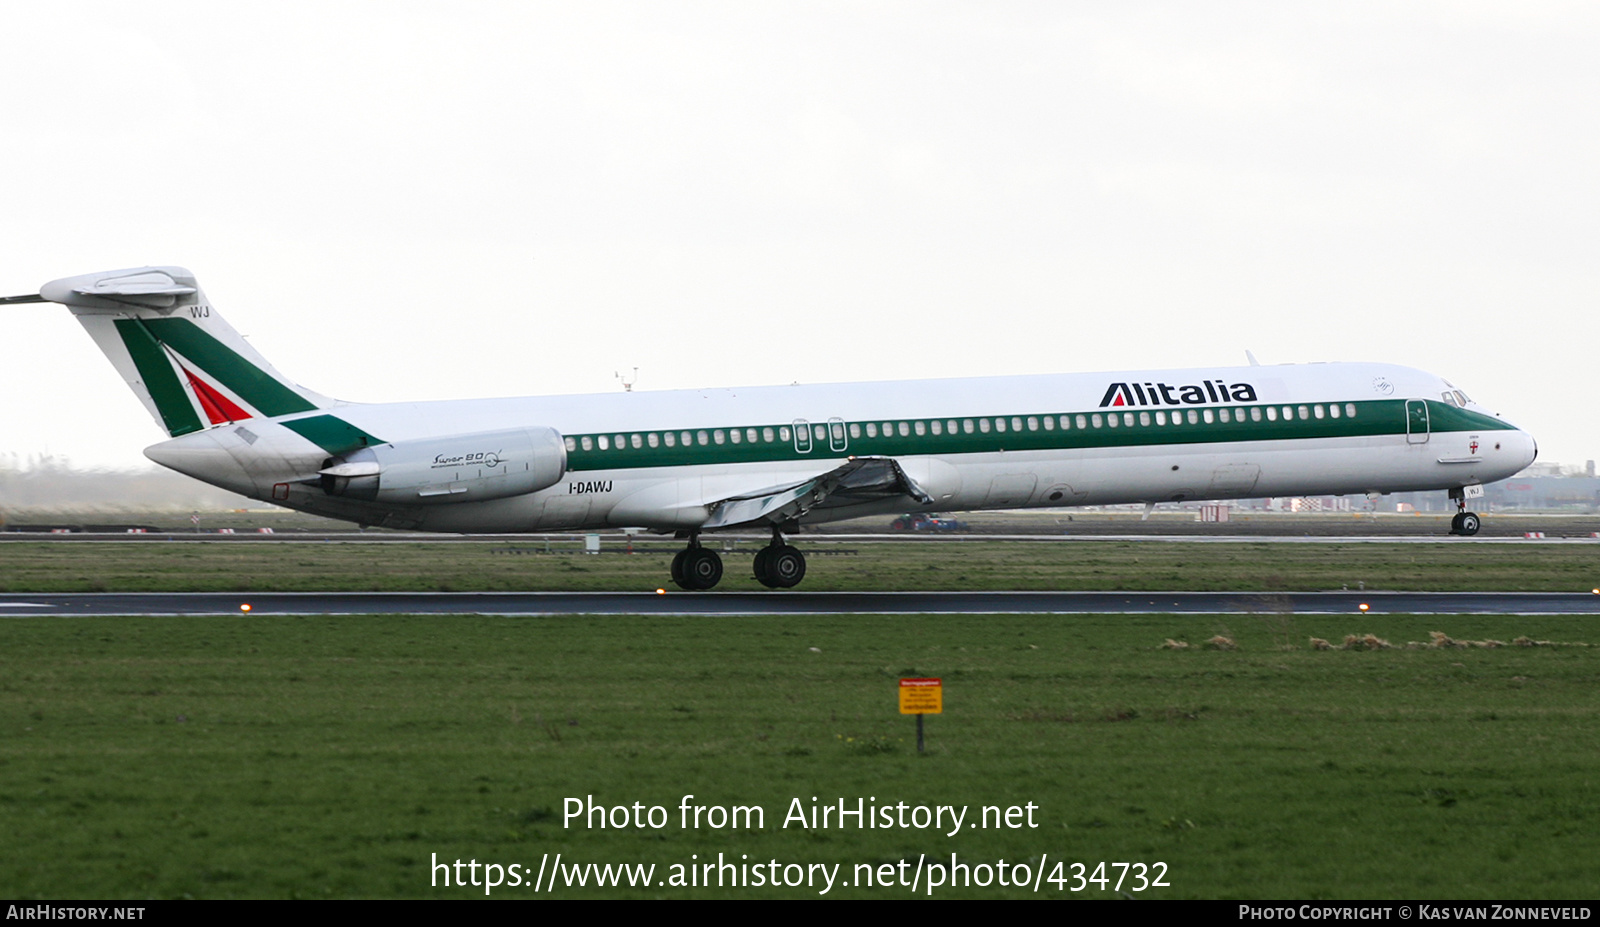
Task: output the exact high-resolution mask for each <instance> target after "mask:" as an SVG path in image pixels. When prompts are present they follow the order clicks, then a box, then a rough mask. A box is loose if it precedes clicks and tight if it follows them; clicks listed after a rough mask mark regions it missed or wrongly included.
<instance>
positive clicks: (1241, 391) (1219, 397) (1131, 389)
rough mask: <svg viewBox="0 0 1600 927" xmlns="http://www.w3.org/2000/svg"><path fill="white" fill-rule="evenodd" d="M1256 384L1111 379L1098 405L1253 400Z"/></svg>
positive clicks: (1211, 403) (1183, 403)
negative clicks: (1173, 383)
mask: <svg viewBox="0 0 1600 927" xmlns="http://www.w3.org/2000/svg"><path fill="white" fill-rule="evenodd" d="M1255 401H1256V388H1255V386H1254V385H1253V384H1250V383H1232V384H1230V383H1228V382H1227V381H1226V380H1222V379H1216V380H1210V379H1207V380H1201V381H1200V382H1199V383H1180V384H1177V385H1172V384H1169V383H1161V382H1155V383H1139V382H1132V383H1126V382H1124V383H1112V384H1111V385H1110V386H1107V387H1106V393H1105V395H1104V396H1102V397H1101V398H1100V408H1102V409H1104V408H1112V407H1115V406H1179V405H1190V406H1203V405H1208V404H1210V405H1215V404H1217V403H1221V402H1255Z"/></svg>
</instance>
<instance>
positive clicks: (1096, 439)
mask: <svg viewBox="0 0 1600 927" xmlns="http://www.w3.org/2000/svg"><path fill="white" fill-rule="evenodd" d="M1410 401H1411V402H1425V403H1426V404H1427V408H1428V415H1429V428H1428V430H1429V431H1430V432H1431V433H1435V434H1437V433H1442V432H1460V431H1511V430H1515V429H1514V428H1513V427H1512V426H1511V425H1508V424H1506V423H1505V422H1502V421H1500V420H1499V419H1495V418H1490V417H1489V416H1486V415H1482V414H1479V413H1476V412H1472V411H1469V410H1467V409H1461V408H1458V407H1456V406H1452V405H1448V404H1446V403H1443V402H1438V401H1435V400H1420V399H1414V400H1410ZM1406 403H1407V400H1404V399H1388V400H1378V401H1370V402H1356V403H1345V402H1340V403H1337V405H1338V407H1339V411H1340V415H1339V417H1338V418H1334V417H1332V415H1331V413H1330V412H1329V411H1328V410H1329V409H1330V408H1331V407H1332V406H1333V405H1334V403H1320V404H1318V403H1299V402H1296V403H1274V404H1270V405H1271V407H1272V408H1273V409H1275V410H1276V415H1277V419H1276V420H1275V421H1273V420H1269V419H1268V418H1267V416H1266V409H1267V408H1268V405H1269V404H1268V403H1255V404H1250V405H1228V406H1164V407H1160V408H1159V409H1158V408H1156V407H1116V408H1110V409H1092V410H1087V411H1083V412H1071V413H1061V412H1054V413H1050V414H1049V415H1043V414H1040V413H1038V412H1034V413H1023V414H1020V415H1005V416H996V415H990V416H956V417H954V418H953V420H954V421H955V422H956V425H957V430H956V431H955V432H954V433H952V432H951V431H950V429H949V427H948V426H949V423H950V422H951V421H952V418H951V417H945V418H940V419H938V420H937V421H938V422H939V423H940V426H941V428H940V430H941V432H942V433H941V434H933V433H932V428H931V424H932V422H933V421H935V420H934V419H932V418H927V419H920V420H913V419H905V420H902V419H872V420H871V424H872V425H874V427H875V430H877V432H878V433H877V435H876V436H875V437H872V436H868V434H867V431H866V428H867V425H868V421H866V420H861V421H854V422H845V423H844V424H843V425H842V426H840V425H839V423H838V422H837V421H835V422H832V423H830V422H827V421H821V422H816V421H813V422H808V423H807V425H808V427H810V428H811V429H812V432H813V434H812V437H811V442H810V450H809V452H802V451H799V450H796V448H795V441H794V436H793V433H792V432H791V433H790V437H789V439H788V440H777V436H778V434H779V433H780V431H779V430H780V429H786V428H792V427H793V426H792V424H791V423H789V422H781V423H767V424H762V425H739V426H733V425H729V426H727V427H725V428H721V429H712V428H688V429H670V431H671V433H672V434H673V436H674V439H675V446H673V447H667V446H666V442H665V440H664V435H665V434H666V433H667V431H668V429H663V430H661V431H655V432H641V431H624V432H606V433H599V432H595V433H590V434H575V435H568V436H567V437H568V438H569V440H571V441H572V443H573V444H574V445H575V447H570V448H569V449H568V451H567V469H568V470H573V471H587V470H631V469H639V468H644V467H682V466H691V465H712V464H734V463H762V462H783V461H795V460H809V459H814V458H821V459H828V458H837V457H840V456H857V457H868V456H872V457H909V456H917V455H923V454H934V455H955V454H990V453H999V452H1002V451H1052V450H1087V449H1094V448H1113V447H1148V446H1163V445H1165V446H1180V445H1192V444H1226V443H1235V442H1254V441H1297V440H1307V439H1315V438H1355V437H1368V436H1379V435H1404V434H1406V423H1407V412H1406ZM1318 405H1321V406H1322V407H1323V417H1322V418H1316V417H1315V416H1314V415H1308V417H1307V418H1304V419H1302V418H1300V412H1299V410H1300V409H1301V407H1305V408H1306V409H1307V410H1308V413H1310V412H1311V411H1312V410H1314V409H1315V408H1316V407H1317V406H1318ZM1349 406H1354V407H1355V410H1356V414H1355V415H1354V416H1351V415H1348V414H1346V413H1345V410H1346V409H1347V408H1348V407H1349ZM1223 409H1226V410H1227V411H1228V413H1229V418H1230V421H1227V422H1223V421H1221V415H1220V413H1221V411H1222V410H1223ZM1286 409H1287V410H1289V412H1290V417H1288V418H1285V417H1284V410H1286ZM1240 410H1243V413H1244V415H1243V420H1239V411H1240ZM1252 410H1256V411H1259V412H1260V413H1261V418H1260V420H1256V419H1255V418H1254V417H1253V413H1252ZM1157 411H1160V412H1162V413H1165V416H1166V417H1167V419H1168V424H1165V425H1157V424H1155V416H1156V412H1157ZM1190 411H1193V412H1195V413H1196V417H1197V418H1198V419H1200V420H1199V421H1197V422H1196V423H1194V424H1190V423H1189V420H1188V413H1189V412H1190ZM1206 412H1210V413H1211V415H1212V418H1213V421H1211V422H1209V423H1208V422H1205V421H1204V418H1203V416H1204V413H1206ZM1128 414H1131V415H1132V416H1133V421H1134V424H1133V425H1128V424H1126V421H1125V419H1124V416H1125V415H1128ZM1063 415H1069V416H1071V419H1072V427H1071V428H1067V429H1063V428H1061V427H1060V425H1059V422H1060V419H1061V417H1062V416H1063ZM1080 415H1081V416H1083V417H1084V418H1085V419H1086V420H1088V421H1089V422H1090V423H1091V426H1090V427H1087V428H1080V427H1078V424H1077V419H1078V416H1080ZM1141 415H1144V416H1148V421H1149V422H1150V424H1140V422H1141V421H1142V420H1141ZM1094 416H1100V417H1101V423H1102V424H1101V427H1099V428H1095V427H1092V420H1093V417H1094ZM1112 416H1115V417H1116V419H1117V426H1116V427H1112V426H1111V425H1110V418H1111V417H1112ZM1174 416H1180V417H1181V418H1180V423H1179V424H1171V422H1172V418H1173V417H1174ZM1030 417H1031V418H1033V419H1035V421H1036V422H1037V423H1038V427H1037V428H1036V429H1029V428H1028V427H1027V420H1028V419H1029V418H1030ZM1045 418H1050V419H1052V420H1053V421H1054V422H1055V423H1056V427H1055V428H1054V429H1048V430H1047V429H1045V428H1044V427H1043V420H1044V419H1045ZM982 419H987V420H988V422H989V423H990V430H989V431H988V432H983V431H980V430H978V428H977V427H976V424H977V422H978V421H979V420H982ZM1001 419H1004V421H1005V430H1004V431H1000V430H998V429H996V428H995V425H994V423H995V422H997V421H999V420H1001ZM1013 419H1020V420H1022V422H1023V428H1022V429H1020V430H1019V429H1016V428H1014V427H1013V422H1012V420H1013ZM902 421H903V422H904V423H905V424H906V425H907V430H908V431H909V432H910V433H909V434H907V435H904V436H902V435H901V434H900V425H901V423H902ZM918 421H920V422H921V423H922V424H923V430H924V433H923V434H920V435H919V434H917V433H916V431H915V424H916V423H917V422H918ZM968 421H971V422H973V423H974V426H975V427H974V429H973V431H972V432H971V433H968V432H967V431H966V430H965V427H964V426H965V423H966V422H968ZM885 425H889V426H890V429H889V430H890V431H892V432H893V433H892V434H885V431H884V426H885ZM852 426H853V427H854V428H855V429H856V431H857V435H858V436H856V437H851V436H850V430H851V428H852ZM835 427H843V428H844V433H845V442H844V444H845V446H844V447H843V449H836V446H837V445H838V444H839V443H840V442H837V441H831V438H832V434H833V431H832V429H833V428H835ZM751 429H754V430H755V432H756V437H757V440H756V441H753V442H752V441H750V440H749V439H748V432H749V431H750V430H751ZM766 429H771V431H772V434H773V436H774V440H772V441H770V442H769V441H766V440H762V436H763V433H764V432H765V430H766ZM817 429H821V430H822V436H821V437H817V435H816V431H817ZM719 430H720V431H721V432H723V441H722V443H721V444H717V443H714V440H712V441H711V442H710V443H707V444H704V445H702V444H700V443H699V435H700V433H701V432H705V433H706V434H707V436H708V439H714V436H715V433H716V432H717V431H719ZM735 430H738V431H739V432H740V433H741V434H740V438H741V440H740V441H739V442H738V443H735V442H733V441H732V439H731V436H732V432H733V431H735ZM684 432H688V433H689V435H690V436H691V439H692V441H691V443H689V444H685V443H684V442H683V440H682V436H683V434H684ZM652 434H654V435H655V436H656V446H655V447H651V446H649V438H650V435H652ZM635 436H637V437H638V440H639V444H640V446H639V447H634V446H633V445H634V439H635ZM619 437H620V438H621V439H622V442H621V443H622V445H623V446H622V447H621V448H618V447H617V439H618V438H619ZM602 438H603V439H604V440H605V441H606V443H607V445H608V447H607V449H605V450H601V449H600V441H601V439H602ZM585 442H587V443H588V444H589V445H590V449H588V450H585V449H584V443H585Z"/></svg>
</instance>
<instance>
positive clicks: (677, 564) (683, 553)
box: [672, 548, 689, 589]
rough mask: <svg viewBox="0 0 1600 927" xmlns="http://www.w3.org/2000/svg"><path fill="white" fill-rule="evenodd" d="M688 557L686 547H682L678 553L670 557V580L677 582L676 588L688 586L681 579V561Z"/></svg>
mask: <svg viewBox="0 0 1600 927" xmlns="http://www.w3.org/2000/svg"><path fill="white" fill-rule="evenodd" d="M688 557H689V550H688V548H684V549H683V550H680V551H678V553H677V554H676V555H674V556H673V558H672V581H673V582H675V583H677V584H678V588H680V589H688V588H689V586H688V585H687V584H686V583H685V582H684V580H683V561H684V560H686V559H688Z"/></svg>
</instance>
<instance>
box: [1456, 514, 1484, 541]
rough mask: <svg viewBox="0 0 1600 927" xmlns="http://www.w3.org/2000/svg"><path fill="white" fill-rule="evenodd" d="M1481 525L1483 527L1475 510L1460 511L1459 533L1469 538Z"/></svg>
mask: <svg viewBox="0 0 1600 927" xmlns="http://www.w3.org/2000/svg"><path fill="white" fill-rule="evenodd" d="M1481 527H1483V521H1482V520H1481V519H1479V518H1478V513H1477V512H1462V513H1461V532H1460V533H1461V534H1463V535H1465V536H1466V537H1469V538H1470V537H1472V536H1473V535H1474V534H1477V533H1478V529H1479V528H1481Z"/></svg>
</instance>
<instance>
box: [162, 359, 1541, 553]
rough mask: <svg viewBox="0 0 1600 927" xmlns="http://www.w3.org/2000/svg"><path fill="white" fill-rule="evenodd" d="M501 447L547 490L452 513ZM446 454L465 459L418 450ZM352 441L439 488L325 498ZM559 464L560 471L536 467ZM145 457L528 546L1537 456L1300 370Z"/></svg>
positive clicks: (1474, 473) (268, 490)
mask: <svg viewBox="0 0 1600 927" xmlns="http://www.w3.org/2000/svg"><path fill="white" fill-rule="evenodd" d="M313 420H314V421H313ZM508 429H510V430H515V429H541V430H542V431H541V432H540V433H541V434H543V433H546V432H550V433H552V434H553V435H554V437H553V438H551V440H553V441H556V442H560V443H561V444H560V446H557V445H552V449H551V450H549V451H537V450H534V451H529V452H528V453H529V454H543V456H542V457H541V458H540V460H541V461H542V464H541V465H542V466H545V467H552V466H553V467H555V468H556V469H555V470H554V471H552V472H557V473H559V477H558V478H557V479H556V481H555V482H554V483H553V484H551V485H546V486H543V488H540V489H538V490H536V491H532V492H521V493H516V494H509V495H504V496H500V497H496V498H484V499H482V500H481V501H452V498H461V499H471V498H475V497H474V495H473V494H474V493H480V492H481V490H480V487H482V486H485V485H492V479H490V478H491V477H493V476H494V474H493V472H491V471H484V470H483V469H482V467H481V466H480V467H478V468H477V469H476V470H474V457H473V455H474V454H485V453H487V454H488V455H489V459H490V460H491V461H493V460H497V459H498V458H496V456H495V455H497V454H499V455H508V454H509V453H510V452H507V451H505V449H504V448H503V447H489V446H488V445H487V444H484V441H477V444H484V448H477V449H476V450H474V448H476V447H477V445H476V444H474V443H473V441H474V439H476V438H480V437H484V436H491V437H493V440H494V441H499V440H501V438H500V437H499V436H503V435H505V434H507V433H508V431H507V430H508ZM351 436H358V437H354V438H352V437H351ZM453 436H459V438H460V439H461V440H460V442H459V443H460V445H461V447H462V448H463V452H462V453H461V454H459V455H456V456H454V457H449V458H448V459H446V458H447V454H445V453H434V451H435V449H436V447H444V446H446V445H445V444H440V443H439V442H440V440H441V439H443V438H452V437H453ZM353 442H359V446H360V447H366V446H371V445H384V446H388V445H392V446H393V447H394V448H396V449H403V448H407V447H416V448H427V451H426V455H425V457H426V462H431V461H435V460H444V461H445V462H444V463H440V464H430V465H431V466H433V468H434V469H435V470H437V471H438V477H437V484H436V485H435V484H428V486H422V487H420V488H419V489H418V490H417V498H416V499H415V500H414V501H412V502H407V501H405V500H404V499H401V498H399V497H397V496H394V495H393V494H391V497H390V498H387V499H385V500H384V501H382V502H378V501H359V500H354V499H351V498H340V497H336V496H333V495H330V494H329V492H328V491H327V489H326V486H327V484H326V482H323V483H321V484H319V482H318V473H319V471H324V470H325V468H327V467H328V466H329V464H330V462H336V461H342V460H345V459H347V458H348V459H350V460H356V459H357V457H358V456H359V455H355V456H352V454H351V452H352V451H353V449H355V448H357V447H358V443H353ZM446 443H448V442H446ZM490 443H493V441H491V442H490ZM502 443H503V442H502ZM619 445H620V446H619ZM563 447H564V459H563V460H559V461H556V460H554V459H553V458H552V457H551V455H552V454H555V455H560V454H562V453H563ZM146 453H147V455H148V456H150V457H151V458H152V459H154V460H156V461H157V462H159V463H162V464H164V465H167V466H170V467H172V468H174V469H177V470H179V471H181V472H184V473H187V474H189V475H191V476H195V477H197V478H199V479H202V480H205V481H207V482H211V483H214V484H216V485H220V486H225V487H227V488H229V489H232V490H234V491H236V492H240V493H242V494H244V495H247V496H251V497H253V498H257V499H263V500H269V501H273V502H276V503H278V504H281V505H285V506H289V507H291V508H296V509H301V510H304V511H308V512H314V513H318V514H323V515H328V516H332V517H336V518H343V519H348V520H352V521H358V522H362V523H366V524H379V525H386V526H392V527H403V528H411V529H417V530H425V531H450V532H524V531H541V530H571V529H582V528H598V527H605V526H615V527H643V528H650V529H656V530H690V531H693V530H695V529H698V528H699V527H700V526H702V525H703V524H705V523H706V522H707V521H708V519H709V518H710V517H711V515H712V513H713V512H714V511H715V510H716V508H717V506H718V505H720V504H721V503H723V502H724V500H728V499H731V498H735V497H741V496H745V495H747V494H751V493H757V492H759V491H762V490H764V489H766V488H769V487H779V486H784V485H786V484H792V483H795V482H797V481H803V480H806V479H809V478H812V477H815V476H817V475H818V474H820V473H823V472H826V471H829V470H830V469H832V468H834V467H837V466H839V465H840V464H841V463H843V462H844V461H846V460H849V459H851V458H861V457H871V458H889V459H892V460H894V461H896V462H897V463H898V464H899V465H900V467H901V468H903V470H904V472H905V474H906V476H907V477H909V478H910V479H911V480H913V481H914V482H915V483H916V484H917V485H918V486H919V487H921V488H922V489H923V490H925V491H926V494H927V496H928V497H929V499H930V500H931V501H928V502H923V503H918V502H914V501H912V500H911V499H910V498H908V497H899V498H889V499H882V500H878V501H873V502H869V503H864V504H858V505H843V506H834V507H825V506H819V507H816V508H813V509H810V510H807V511H805V512H804V513H803V515H802V516H801V517H800V518H799V520H800V521H806V522H811V521H827V520H836V519H842V518H852V517H857V516H861V515H869V514H880V513H883V512H890V511H915V510H918V509H921V510H924V511H928V510H940V511H943V510H950V511H966V510H978V509H1006V508H1024V507H1049V506H1072V505H1098V504H1108V503H1127V502H1146V503H1152V502H1171V501H1186V500H1194V499H1232V498H1249V497H1262V496H1287V495H1336V494H1347V493H1382V492H1394V491H1406V490H1424V489H1456V488H1459V487H1464V486H1471V485H1474V484H1481V483H1488V482H1492V481H1494V480H1498V479H1503V478H1505V477H1507V476H1510V475H1512V474H1513V473H1516V472H1517V471H1519V470H1521V469H1523V468H1524V467H1526V466H1527V465H1528V464H1529V463H1530V462H1532V460H1533V459H1534V456H1535V454H1536V448H1535V445H1534V442H1533V439H1532V438H1531V436H1529V435H1528V434H1526V433H1524V432H1522V431H1519V430H1517V429H1515V428H1513V427H1511V426H1510V425H1507V424H1505V423H1504V422H1503V421H1501V420H1500V419H1499V418H1497V417H1495V416H1493V415H1491V414H1489V413H1487V412H1486V411H1485V410H1483V409H1482V408H1480V407H1478V406H1476V405H1474V404H1471V403H1470V402H1467V401H1466V400H1465V397H1464V396H1462V395H1461V394H1460V393H1459V391H1455V390H1454V389H1453V387H1451V386H1450V384H1448V383H1446V382H1445V381H1443V380H1442V379H1440V378H1439V377H1437V376H1434V375H1432V374H1428V373H1425V372H1423V371H1419V370H1414V369H1410V368H1405V367H1395V366H1388V365H1377V364H1314V365H1299V366H1288V365H1285V366H1269V367H1241V368H1216V369H1206V368H1202V369H1197V370H1176V371H1173V370H1169V371H1130V372H1114V373H1100V374H1065V375H1044V376H1018V377H992V378H982V379H951V380H923V381H900V382H883V383H851V384H828V385H818V386H798V385H797V386H779V387H754V388H746V389H712V390H680V391H671V392H654V393H652V392H625V393H624V392H619V393H610V394H601V395H587V396H550V397H533V398H522V399H496V400H473V401H443V402H423V403H397V404H371V405H358V404H339V405H336V406H333V407H331V408H328V409H320V410H316V411H314V412H306V413H297V414H294V415H286V416H279V417H277V418H272V419H261V418H254V419H251V420H249V421H245V422H242V423H238V424H232V423H230V424H225V425H220V426H217V427H213V428H209V429H208V430H205V431H201V432H197V433H194V434H188V435H184V436H182V437H179V438H174V439H172V440H170V441H166V442H163V443H162V444H158V445H155V446H154V447H152V448H149V449H148V450H147V451H146ZM369 456H370V455H369ZM458 457H459V458H460V460H459V461H457V458H458ZM451 461H456V462H455V463H451ZM359 466H360V464H349V465H347V466H346V470H347V471H348V472H352V473H354V472H358V471H359ZM373 466H376V465H373ZM491 466H492V464H491ZM531 466H532V465H530V467H531ZM339 472H346V471H339ZM486 472H487V476H486ZM325 479H326V478H324V480H325ZM429 487H432V488H429ZM451 492H457V493H459V494H460V495H459V496H457V497H452V496H451V495H450V493H451ZM429 493H431V495H429ZM491 494H492V493H491Z"/></svg>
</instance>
